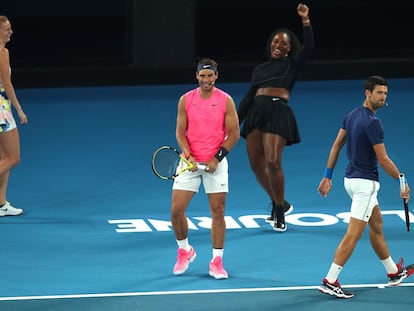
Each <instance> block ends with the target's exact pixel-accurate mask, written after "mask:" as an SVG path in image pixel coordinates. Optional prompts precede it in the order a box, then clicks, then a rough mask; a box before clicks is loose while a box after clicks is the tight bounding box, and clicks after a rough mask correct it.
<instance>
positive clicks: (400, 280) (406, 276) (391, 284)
mask: <svg viewBox="0 0 414 311" xmlns="http://www.w3.org/2000/svg"><path fill="white" fill-rule="evenodd" d="M406 278H408V275H405V276H404V277H402V278H401V279H399V280H398V282H397V283H390V282H388V286H398V285H400V284H401V283H402V281H404V280H405V279H406Z"/></svg>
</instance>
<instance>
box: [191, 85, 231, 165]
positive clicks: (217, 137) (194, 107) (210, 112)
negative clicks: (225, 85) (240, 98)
mask: <svg viewBox="0 0 414 311" xmlns="http://www.w3.org/2000/svg"><path fill="white" fill-rule="evenodd" d="M228 97H229V94H227V93H226V92H224V91H222V90H220V89H218V88H216V87H214V88H213V92H212V95H211V96H210V98H207V99H206V98H201V95H200V88H199V87H198V88H196V89H194V90H191V91H188V92H187V93H185V94H184V98H185V110H186V111H187V132H186V136H187V140H188V143H189V145H190V152H191V155H192V156H193V157H194V159H195V160H196V161H197V162H207V161H209V160H210V159H211V158H212V157H214V155H215V154H216V153H217V151H218V150H219V149H220V147H221V146H222V145H223V142H224V139H225V137H226V126H225V122H224V117H225V114H226V104H227V99H228Z"/></svg>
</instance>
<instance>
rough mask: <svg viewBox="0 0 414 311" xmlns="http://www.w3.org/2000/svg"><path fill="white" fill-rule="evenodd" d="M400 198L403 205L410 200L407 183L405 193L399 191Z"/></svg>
mask: <svg viewBox="0 0 414 311" xmlns="http://www.w3.org/2000/svg"><path fill="white" fill-rule="evenodd" d="M400 197H401V198H403V199H404V202H405V203H408V201H409V200H410V187H409V186H408V184H407V183H406V184H405V191H402V190H401V189H400Z"/></svg>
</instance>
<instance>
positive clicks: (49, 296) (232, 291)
mask: <svg viewBox="0 0 414 311" xmlns="http://www.w3.org/2000/svg"><path fill="white" fill-rule="evenodd" d="M342 286H343V287H344V288H370V287H376V288H380V289H384V288H386V287H390V286H388V285H387V284H355V285H343V284H342ZM401 286H405V287H414V283H403V284H400V285H399V286H398V287H401ZM317 288H318V286H291V287H263V288H235V289H234V288H233V289H213V290H211V289H204V290H180V291H158V292H131V293H106V294H105V293H102V294H74V295H46V296H16V297H0V301H13V300H42V299H69V298H97V297H101V298H102V297H133V296H160V295H184V294H206V293H208V294H212V293H241V292H265V291H285V290H309V289H317Z"/></svg>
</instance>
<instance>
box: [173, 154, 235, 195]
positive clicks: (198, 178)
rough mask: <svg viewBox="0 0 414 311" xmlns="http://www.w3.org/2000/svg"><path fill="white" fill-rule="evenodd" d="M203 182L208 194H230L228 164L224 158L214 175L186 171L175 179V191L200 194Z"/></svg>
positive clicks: (202, 171) (200, 171)
mask: <svg viewBox="0 0 414 311" xmlns="http://www.w3.org/2000/svg"><path fill="white" fill-rule="evenodd" d="M201 182H203V186H204V190H205V192H206V193H221V192H229V172H228V162H227V159H226V158H223V160H221V162H220V163H219V165H218V166H217V170H216V171H215V172H214V173H208V172H206V171H205V170H200V169H199V170H198V171H196V172H191V171H186V172H184V173H183V174H181V175H178V176H177V177H176V178H175V179H174V183H173V190H187V191H192V192H196V193H198V191H199V189H200V185H201Z"/></svg>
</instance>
